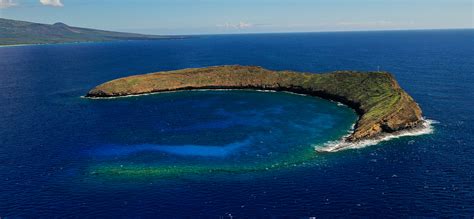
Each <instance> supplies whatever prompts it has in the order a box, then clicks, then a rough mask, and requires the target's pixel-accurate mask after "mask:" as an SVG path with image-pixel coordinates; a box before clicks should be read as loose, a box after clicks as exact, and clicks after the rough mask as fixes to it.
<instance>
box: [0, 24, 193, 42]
mask: <svg viewBox="0 0 474 219" xmlns="http://www.w3.org/2000/svg"><path fill="white" fill-rule="evenodd" d="M183 38H187V36H164V35H147V34H137V33H124V32H115V31H106V30H97V29H90V28H82V27H73V26H69V25H67V24H64V23H61V22H58V23H55V24H40V23H33V22H26V21H18V20H10V19H4V18H0V46H16V45H42V44H62V43H82V42H111V41H129V40H164V39H183Z"/></svg>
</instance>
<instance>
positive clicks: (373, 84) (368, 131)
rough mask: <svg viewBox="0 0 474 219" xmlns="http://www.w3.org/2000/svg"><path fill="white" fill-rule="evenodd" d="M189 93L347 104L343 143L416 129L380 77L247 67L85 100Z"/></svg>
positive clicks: (139, 82) (100, 90)
mask: <svg viewBox="0 0 474 219" xmlns="http://www.w3.org/2000/svg"><path fill="white" fill-rule="evenodd" d="M189 89H263V90H275V91H290V92H294V93H300V94H308V95H313V96H318V97H322V98H325V99H329V100H335V101H339V102H341V103H344V104H347V105H348V106H350V107H352V108H353V109H355V110H356V112H357V113H358V114H359V120H358V121H357V124H356V127H355V129H354V132H353V133H352V134H351V135H350V136H349V137H347V139H346V141H351V142H354V141H359V140H364V139H369V138H373V137H376V136H377V135H379V134H382V133H387V132H395V131H399V130H402V129H408V128H412V127H415V126H417V125H418V124H419V123H420V122H421V120H422V113H421V109H420V107H419V106H418V104H417V103H416V102H415V101H414V100H413V98H412V97H410V95H408V94H407V93H406V92H405V91H404V90H403V89H402V88H400V86H399V85H398V83H397V81H396V80H395V79H394V77H393V76H392V75H391V74H389V73H386V72H367V73H361V72H353V71H338V72H332V73H326V74H311V73H298V72H293V71H270V70H266V69H263V68H261V67H253V66H216V67H208V68H193V69H183V70H177V71H169V72H158V73H151V74H144V75H136V76H130V77H125V78H120V79H116V80H113V81H109V82H107V83H104V84H101V85H99V86H97V87H96V88H94V89H92V90H91V91H89V93H88V94H87V95H86V96H87V97H94V98H98V97H119V96H127V95H137V94H146V93H154V92H163V91H176V90H189Z"/></svg>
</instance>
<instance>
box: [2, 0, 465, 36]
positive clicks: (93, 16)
mask: <svg viewBox="0 0 474 219" xmlns="http://www.w3.org/2000/svg"><path fill="white" fill-rule="evenodd" d="M473 2H474V0H0V17H2V18H10V19H18V20H26V21H34V22H40V23H55V22H58V21H61V22H64V23H67V24H69V25H74V26H82V27H92V28H99V29H108V30H119V31H132V32H143V33H153V34H208V33H264V32H319V31H352V30H393V29H445V28H473V26H474V24H473V23H474V19H473V10H474V3H473Z"/></svg>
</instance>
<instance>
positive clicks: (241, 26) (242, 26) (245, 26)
mask: <svg viewBox="0 0 474 219" xmlns="http://www.w3.org/2000/svg"><path fill="white" fill-rule="evenodd" d="M216 26H217V27H222V28H226V29H239V30H241V29H248V28H252V27H255V24H252V23H246V22H243V21H241V22H239V23H237V24H230V23H225V24H218V25H216Z"/></svg>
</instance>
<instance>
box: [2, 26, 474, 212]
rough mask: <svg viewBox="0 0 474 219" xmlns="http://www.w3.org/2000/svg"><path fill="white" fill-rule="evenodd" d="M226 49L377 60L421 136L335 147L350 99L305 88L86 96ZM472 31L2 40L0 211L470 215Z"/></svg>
mask: <svg viewBox="0 0 474 219" xmlns="http://www.w3.org/2000/svg"><path fill="white" fill-rule="evenodd" d="M224 64H241V65H258V66H262V67H265V68H268V69H273V70H285V69H290V70H296V71H304V72H315V73H322V72H328V71H333V70H347V69H349V70H364V71H374V70H377V69H379V68H380V69H381V70H384V71H389V72H391V73H393V74H394V75H395V77H396V78H397V80H398V81H399V83H400V85H401V86H402V87H403V88H404V89H405V90H406V91H407V92H408V93H410V94H411V95H412V96H413V97H414V98H415V100H416V101H417V102H418V103H419V104H420V106H421V108H422V109H423V112H424V116H425V117H426V118H427V119H430V120H433V121H436V122H435V124H433V126H434V127H433V128H434V132H433V133H432V134H429V135H422V136H412V137H402V138H398V139H392V140H390V141H385V142H381V143H379V144H377V145H373V146H368V147H364V148H359V149H351V150H344V151H339V152H334V153H317V152H316V151H315V149H317V148H319V147H322V145H324V144H325V143H327V142H329V141H334V140H338V139H340V138H341V137H342V136H344V135H346V134H347V133H348V131H350V129H351V126H352V124H353V123H354V122H355V121H356V119H357V117H356V114H355V113H354V112H353V111H352V110H351V109H349V108H347V107H345V106H341V105H339V104H337V103H334V102H330V101H326V100H322V99H318V98H314V97H308V96H301V95H294V94H289V93H280V92H256V91H235V90H234V91H186V92H174V93H164V94H156V95H147V96H140V97H129V98H117V99H107V100H90V99H85V98H81V96H82V95H84V94H85V93H86V92H87V91H88V90H89V89H91V88H93V87H94V86H96V85H97V84H100V83H102V82H105V81H108V80H111V79H114V78H118V77H123V76H127V75H133V74H140V73H148V72H154V71H163V70H173V69H180V68H188V67H205V66H213V65H224ZM473 97H474V31H473V30H445V31H436V30H431V31H387V32H347V33H298V34H256V35H222V36H200V37H194V38H189V39H182V40H162V41H129V42H112V43H82V44H63V45H41V46H22V47H1V48H0V200H1V201H0V217H68V216H76V217H114V216H117V217H127V216H130V217H131V216H144V217H146V216H154V217H179V216H188V217H251V216H256V217H264V216H275V217H277V216H295V217H311V216H320V217H346V216H353V217H358V216H359V217H364V216H365V217H381V216H388V217H400V216H425V217H443V216H461V217H472V216H474V159H473V157H474V145H473V143H472V142H473V141H474V127H473V122H474V121H473V120H474V116H473V115H474V101H473Z"/></svg>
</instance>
